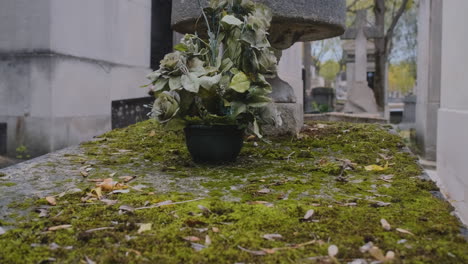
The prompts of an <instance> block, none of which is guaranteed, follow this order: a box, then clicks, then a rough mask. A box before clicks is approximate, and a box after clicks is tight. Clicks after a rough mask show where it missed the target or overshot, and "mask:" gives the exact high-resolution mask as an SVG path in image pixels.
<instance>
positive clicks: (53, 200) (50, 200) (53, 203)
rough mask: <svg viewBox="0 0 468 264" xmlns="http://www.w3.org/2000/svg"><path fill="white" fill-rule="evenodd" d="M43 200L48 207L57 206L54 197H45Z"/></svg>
mask: <svg viewBox="0 0 468 264" xmlns="http://www.w3.org/2000/svg"><path fill="white" fill-rule="evenodd" d="M45 199H46V200H47V202H48V203H49V204H50V205H53V206H56V205H57V200H55V197H53V196H47V197H46V198H45Z"/></svg>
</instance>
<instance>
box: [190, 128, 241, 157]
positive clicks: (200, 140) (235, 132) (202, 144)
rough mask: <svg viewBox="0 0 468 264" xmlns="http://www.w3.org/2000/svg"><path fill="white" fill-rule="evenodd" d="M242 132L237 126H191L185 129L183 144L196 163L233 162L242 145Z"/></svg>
mask: <svg viewBox="0 0 468 264" xmlns="http://www.w3.org/2000/svg"><path fill="white" fill-rule="evenodd" d="M243 137H244V131H243V130H240V129H238V128H237V126H205V125H191V126H187V127H186V128H185V143H186V144H187V148H188V150H189V152H190V155H191V156H192V159H193V161H194V162H196V163H223V162H234V161H236V158H237V156H238V155H239V153H240V150H241V148H242V145H243V144H244V139H243Z"/></svg>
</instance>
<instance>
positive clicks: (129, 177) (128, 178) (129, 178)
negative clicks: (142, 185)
mask: <svg viewBox="0 0 468 264" xmlns="http://www.w3.org/2000/svg"><path fill="white" fill-rule="evenodd" d="M136 177H137V176H122V177H119V179H121V180H123V181H124V182H131V181H133V180H134V179H136Z"/></svg>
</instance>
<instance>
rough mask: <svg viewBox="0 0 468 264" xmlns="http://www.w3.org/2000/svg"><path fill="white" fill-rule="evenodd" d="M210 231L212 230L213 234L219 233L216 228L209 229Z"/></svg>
mask: <svg viewBox="0 0 468 264" xmlns="http://www.w3.org/2000/svg"><path fill="white" fill-rule="evenodd" d="M211 230H213V232H215V233H219V228H217V227H213V228H211Z"/></svg>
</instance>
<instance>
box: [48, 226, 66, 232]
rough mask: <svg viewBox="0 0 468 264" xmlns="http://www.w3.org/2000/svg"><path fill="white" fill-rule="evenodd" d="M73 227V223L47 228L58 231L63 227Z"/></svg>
mask: <svg viewBox="0 0 468 264" xmlns="http://www.w3.org/2000/svg"><path fill="white" fill-rule="evenodd" d="M70 228H72V225H59V226H52V227H49V228H47V231H57V230H62V229H70Z"/></svg>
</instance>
